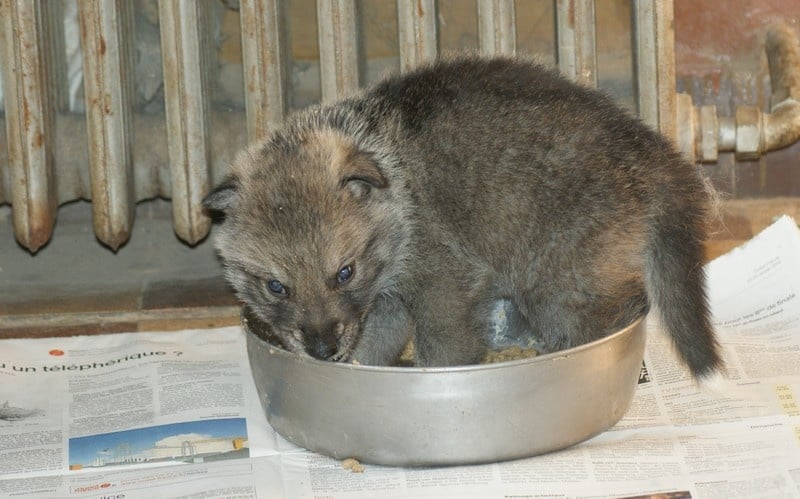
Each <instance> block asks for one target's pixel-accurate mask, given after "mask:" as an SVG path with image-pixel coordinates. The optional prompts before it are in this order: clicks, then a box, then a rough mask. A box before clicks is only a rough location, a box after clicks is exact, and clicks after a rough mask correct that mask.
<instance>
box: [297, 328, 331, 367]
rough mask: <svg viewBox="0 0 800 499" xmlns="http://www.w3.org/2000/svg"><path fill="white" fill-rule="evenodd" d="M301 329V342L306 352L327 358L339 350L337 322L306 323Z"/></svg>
mask: <svg viewBox="0 0 800 499" xmlns="http://www.w3.org/2000/svg"><path fill="white" fill-rule="evenodd" d="M301 329H302V331H303V344H304V346H305V349H306V353H308V354H309V355H310V356H312V357H314V358H316V359H320V360H329V359H331V358H332V357H334V356H335V355H336V354H337V353H338V352H339V339H338V335H337V334H336V333H337V330H338V329H340V328H339V324H338V322H328V323H325V324H320V325H310V324H309V325H306V326H304V327H303V328H301Z"/></svg>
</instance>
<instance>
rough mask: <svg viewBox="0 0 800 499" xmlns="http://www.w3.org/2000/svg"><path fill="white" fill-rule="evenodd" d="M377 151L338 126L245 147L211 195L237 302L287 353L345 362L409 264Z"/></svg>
mask: <svg viewBox="0 0 800 499" xmlns="http://www.w3.org/2000/svg"><path fill="white" fill-rule="evenodd" d="M392 183H393V182H392V180H391V178H390V177H387V175H386V174H385V173H384V171H382V168H381V166H380V165H379V159H378V155H376V154H374V153H371V152H369V151H366V150H364V149H363V148H360V147H358V146H356V144H355V143H354V141H353V140H352V139H350V138H349V137H347V136H346V135H344V134H342V133H341V132H338V131H333V130H317V129H312V130H308V131H305V132H303V133H295V134H293V135H278V136H275V137H273V138H272V139H271V140H270V141H268V142H267V143H265V144H262V145H260V146H254V147H251V148H250V149H248V150H246V151H244V152H243V153H242V154H241V155H240V156H239V157H238V158H237V160H236V161H235V162H234V165H233V166H232V168H231V174H230V175H229V177H228V178H227V179H226V180H225V181H224V182H223V183H222V184H221V185H220V186H218V187H217V188H216V189H215V190H214V191H212V192H211V193H210V194H209V195H208V196H207V197H206V198H205V200H204V202H203V204H204V206H205V207H206V208H207V209H208V210H210V211H216V212H221V213H222V214H223V215H224V217H223V221H222V225H221V227H220V228H219V231H218V234H217V238H216V245H217V248H218V250H219V254H220V256H221V258H222V260H223V263H224V265H225V268H226V276H227V278H228V280H229V281H230V283H231V284H232V286H233V287H234V289H235V290H236V292H237V295H238V296H239V298H240V299H241V300H242V301H243V302H244V303H245V304H247V305H248V306H249V307H250V309H251V310H252V311H253V312H254V313H255V315H256V316H257V317H258V318H259V319H260V320H261V321H263V322H264V323H265V324H266V325H267V326H268V327H269V329H270V330H271V332H272V334H273V335H274V336H275V337H277V338H278V339H279V340H280V342H281V343H282V344H283V346H284V347H285V348H287V349H288V350H291V351H294V352H297V353H301V354H308V355H311V356H313V357H316V358H319V359H329V360H335V361H341V360H347V359H348V358H349V356H350V355H351V353H352V351H353V349H354V347H355V345H356V344H357V342H358V340H359V334H360V330H361V324H362V323H363V321H364V319H365V317H366V315H367V313H368V312H369V309H370V306H371V304H372V302H373V300H374V299H375V297H376V296H377V295H379V294H380V293H382V292H385V291H387V290H388V289H389V288H391V287H392V286H393V284H394V279H395V277H396V276H397V275H399V273H400V272H402V269H401V268H400V266H401V265H402V261H403V259H404V258H403V256H402V255H403V252H404V251H405V246H406V240H407V236H406V232H407V231H406V229H404V226H405V222H404V218H405V217H404V216H403V213H402V207H398V204H397V199H396V195H395V194H394V189H393V187H394V186H393V185H392Z"/></svg>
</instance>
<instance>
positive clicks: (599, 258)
mask: <svg viewBox="0 0 800 499" xmlns="http://www.w3.org/2000/svg"><path fill="white" fill-rule="evenodd" d="M204 204H205V206H206V208H207V209H209V210H211V211H217V212H222V214H223V222H222V225H221V227H219V231H218V237H217V239H216V244H217V248H218V250H219V253H220V256H221V259H222V260H223V263H224V265H225V267H226V275H227V278H228V279H229V280H230V282H231V283H232V286H233V287H234V288H235V290H236V292H237V294H238V296H239V297H240V299H241V300H242V301H243V302H244V303H245V304H246V305H247V306H248V307H249V308H250V309H251V310H252V312H253V313H254V314H255V316H257V317H258V318H259V319H260V320H261V321H263V322H264V323H265V324H266V327H267V328H268V329H269V331H270V334H271V335H272V336H273V337H274V338H277V339H278V342H279V343H280V344H282V346H284V347H285V348H287V349H288V350H291V351H294V352H297V353H298V354H302V355H310V356H313V357H316V358H319V359H328V360H332V361H358V362H360V363H362V364H377V365H386V364H391V363H392V362H394V361H395V360H396V358H397V357H398V355H399V354H400V352H401V350H402V349H403V347H404V345H405V344H406V343H407V341H408V339H409V338H410V337H413V339H414V341H415V349H416V350H415V359H414V361H415V363H416V364H417V365H420V366H448V365H461V364H469V363H473V362H475V361H477V360H478V359H479V358H480V357H481V356H482V355H483V354H484V353H485V350H486V348H487V336H488V333H489V320H490V312H491V310H492V307H493V306H494V304H496V303H497V302H498V301H499V300H510V301H511V303H513V306H514V310H515V311H516V313H517V314H518V315H519V316H520V317H521V318H522V319H523V320H524V322H525V324H526V326H527V329H529V330H530V331H532V332H533V334H535V335H537V336H539V337H540V338H541V339H543V340H544V341H545V343H546V344H548V345H549V347H550V348H551V349H553V350H556V349H561V348H566V347H571V346H575V345H579V344H582V343H585V342H588V341H591V340H594V339H597V338H600V337H602V336H604V335H606V334H608V333H610V332H612V331H614V330H617V329H620V328H622V327H624V326H626V325H627V324H629V323H631V322H632V321H633V320H634V319H636V318H637V317H638V316H640V315H642V314H645V313H647V311H648V310H649V307H650V305H651V304H652V305H654V306H656V308H657V309H658V310H659V312H660V315H661V318H662V322H663V324H664V326H665V328H666V330H667V331H668V333H669V335H670V336H671V338H672V340H673V343H674V345H675V347H676V349H677V352H678V354H679V355H680V357H681V358H682V359H683V361H684V362H685V363H686V364H687V365H688V367H689V368H690V369H691V371H692V373H693V374H694V375H695V376H698V377H701V376H704V375H709V374H711V373H712V372H714V371H715V370H716V369H717V368H718V367H719V366H720V364H721V360H720V356H719V353H718V346H717V343H716V340H715V337H714V332H713V330H712V327H711V324H710V321H709V312H708V307H707V303H706V297H705V291H704V274H703V267H702V261H703V246H702V241H703V239H704V237H705V232H704V230H705V229H704V228H705V224H706V218H707V211H708V204H709V194H708V189H707V188H706V186H705V182H704V179H703V177H702V176H701V175H700V174H699V172H698V171H697V170H696V169H695V167H694V166H693V165H691V164H689V163H687V162H686V161H685V160H683V159H682V158H681V156H680V155H679V153H678V152H677V151H676V150H675V149H674V147H673V146H672V145H671V144H670V142H668V141H667V140H666V139H664V138H663V137H661V136H660V135H659V134H657V133H655V132H654V131H653V130H651V129H650V128H648V127H647V126H645V125H643V124H642V123H641V122H640V121H638V120H637V119H635V118H633V117H631V116H629V115H628V114H627V113H625V112H624V111H622V110H620V109H619V108H618V107H617V106H616V105H614V104H613V103H612V102H611V100H610V99H609V98H608V97H606V96H605V95H603V94H602V93H600V92H598V91H594V90H591V89H587V88H583V87H580V86H577V85H575V84H573V83H571V82H569V81H567V80H566V79H564V78H563V77H561V76H560V75H559V74H558V73H557V72H555V71H554V70H551V69H547V68H544V67H542V66H539V65H537V64H535V63H533V62H529V61H525V60H521V59H516V58H481V57H479V56H461V57H455V58H450V59H445V60H440V61H438V62H435V63H433V64H430V65H427V66H424V67H420V68H418V69H416V70H414V71H411V72H409V73H406V74H403V75H399V76H391V77H388V78H386V79H385V80H383V81H381V82H380V83H378V84H377V85H375V86H373V87H372V88H369V89H367V90H365V91H364V92H363V93H361V94H360V95H358V96H355V97H352V98H348V99H344V100H341V101H340V102H337V103H335V104H333V105H329V106H321V107H314V108H311V109H308V110H306V111H305V112H302V113H299V114H297V115H295V116H293V117H291V118H290V119H289V120H288V122H287V123H286V125H285V127H284V128H283V129H281V130H277V131H275V132H274V133H273V134H272V135H271V136H270V137H269V138H267V139H266V140H265V141H263V142H261V143H258V144H255V145H253V146H251V147H249V148H248V149H247V150H245V151H244V152H243V153H241V154H240V155H239V157H238V159H236V161H235V162H234V164H233V165H232V168H231V172H230V175H229V177H228V178H227V179H226V180H225V181H224V182H223V183H222V184H221V185H220V186H218V187H217V188H216V189H215V190H214V191H213V192H211V193H210V194H209V195H208V196H207V197H206V199H205V201H204Z"/></svg>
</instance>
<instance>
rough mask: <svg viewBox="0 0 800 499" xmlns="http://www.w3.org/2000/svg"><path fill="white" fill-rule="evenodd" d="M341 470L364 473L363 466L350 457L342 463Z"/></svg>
mask: <svg viewBox="0 0 800 499" xmlns="http://www.w3.org/2000/svg"><path fill="white" fill-rule="evenodd" d="M342 469H344V470H347V471H349V472H351V473H364V465H362V464H361V463H360V462H358V460H357V459H353V458H352V457H348V458H347V459H345V460H344V461H342Z"/></svg>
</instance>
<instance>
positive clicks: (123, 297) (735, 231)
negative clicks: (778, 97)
mask: <svg viewBox="0 0 800 499" xmlns="http://www.w3.org/2000/svg"><path fill="white" fill-rule="evenodd" d="M87 210H89V205H88V203H76V204H73V205H69V206H65V207H62V208H61V209H60V210H59V221H58V224H57V227H56V233H55V235H54V237H53V240H52V241H51V243H50V244H49V245H47V246H46V247H45V248H43V249H41V250H40V251H39V253H38V254H37V255H35V256H34V255H30V254H29V253H28V252H26V251H25V250H23V249H21V248H20V247H19V246H18V245H17V244H16V243H15V242H14V239H13V235H12V232H11V217H10V209H9V208H8V207H0V338H9V337H43V336H65V335H75V334H95V333H113V332H129V331H155V330H174V329H183V328H206V327H216V326H223V325H233V324H237V323H238V321H239V317H238V314H239V307H238V305H237V302H236V299H235V297H234V296H233V293H232V292H231V291H230V289H229V288H228V286H227V284H226V283H225V281H224V279H223V277H222V269H221V266H220V264H219V262H218V261H217V259H216V256H215V254H214V250H213V248H212V246H211V244H210V243H209V241H208V240H206V241H204V242H202V243H201V244H199V245H198V246H197V247H195V248H189V247H188V246H186V245H185V244H183V243H181V242H179V241H178V240H177V238H176V237H175V236H174V234H173V232H172V228H171V221H170V211H169V205H168V203H166V202H155V203H144V204H142V205H140V206H139V207H138V209H137V217H136V223H135V225H134V233H133V235H132V237H131V240H130V242H129V243H128V244H127V245H126V246H124V247H122V248H121V249H120V250H119V251H118V252H117V253H113V252H111V251H110V250H108V249H106V248H104V247H102V246H101V245H100V244H99V243H97V242H96V240H95V239H94V236H93V235H92V231H91V227H90V225H89V222H88V220H89V219H88V216H87V213H88V211H87ZM723 213H724V223H721V224H719V226H718V227H717V228H716V230H715V232H714V234H713V236H712V238H711V240H710V241H709V242H708V244H707V250H708V251H707V253H708V257H709V258H713V257H715V256H718V255H720V254H722V253H725V252H726V251H728V250H730V249H731V248H733V247H735V246H737V245H739V244H741V243H743V242H744V241H746V240H748V239H750V238H751V237H752V236H753V235H755V234H756V233H758V232H759V231H760V230H761V229H763V228H764V227H766V226H767V225H769V224H770V223H771V222H772V220H773V219H774V218H775V217H776V216H778V215H780V214H783V213H786V214H789V215H792V216H794V217H795V218H796V219H797V220H800V199H794V198H793V199H774V200H769V201H735V202H729V203H726V204H725V207H724V211H723Z"/></svg>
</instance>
